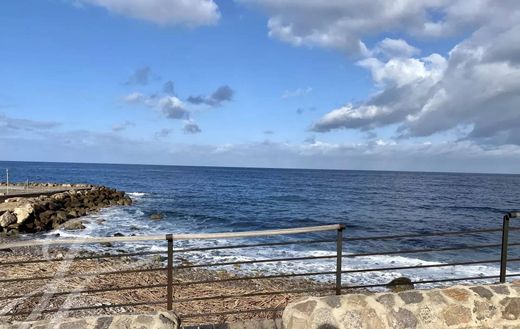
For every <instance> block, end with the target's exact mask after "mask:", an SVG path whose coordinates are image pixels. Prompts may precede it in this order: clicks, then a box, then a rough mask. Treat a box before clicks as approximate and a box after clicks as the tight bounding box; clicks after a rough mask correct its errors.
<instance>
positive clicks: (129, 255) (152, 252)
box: [0, 251, 166, 266]
mask: <svg viewBox="0 0 520 329" xmlns="http://www.w3.org/2000/svg"><path fill="white" fill-rule="evenodd" d="M162 254H166V251H143V252H132V253H121V254H110V255H92V256H80V257H58V258H49V259H33V260H21V261H15V262H1V263H0V266H6V265H27V264H38V263H46V262H61V261H68V260H71V261H75V260H90V259H103V258H123V257H134V256H147V255H162Z"/></svg>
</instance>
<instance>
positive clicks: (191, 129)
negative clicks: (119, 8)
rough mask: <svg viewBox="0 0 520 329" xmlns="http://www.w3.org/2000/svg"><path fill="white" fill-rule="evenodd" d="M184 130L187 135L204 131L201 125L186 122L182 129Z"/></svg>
mask: <svg viewBox="0 0 520 329" xmlns="http://www.w3.org/2000/svg"><path fill="white" fill-rule="evenodd" d="M182 130H183V131H184V133H185V134H198V133H200V132H201V131H202V130H200V128H199V125H197V124H196V123H195V122H193V121H186V122H185V123H184V126H183V127H182Z"/></svg>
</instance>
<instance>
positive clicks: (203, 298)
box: [174, 287, 336, 303]
mask: <svg viewBox="0 0 520 329" xmlns="http://www.w3.org/2000/svg"><path fill="white" fill-rule="evenodd" d="M335 289H336V288H335V287H333V288H332V287H331V288H315V289H299V290H278V291H271V292H253V293H247V294H242V295H216V296H204V297H195V298H185V299H175V300H174V303H186V302H197V301H204V300H211V299H230V298H242V297H255V296H271V295H283V294H303V293H308V292H320V291H333V290H335Z"/></svg>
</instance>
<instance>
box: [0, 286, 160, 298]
mask: <svg viewBox="0 0 520 329" xmlns="http://www.w3.org/2000/svg"><path fill="white" fill-rule="evenodd" d="M164 287H166V285H165V284H152V285H146V286H131V287H116V288H99V289H91V290H71V291H59V292H53V293H46V292H41V293H37V294H32V295H31V294H27V295H12V296H3V297H0V300H10V299H18V298H36V297H43V296H63V295H69V294H89V293H93V294H95V293H100V292H106V291H123V290H142V289H155V288H164Z"/></svg>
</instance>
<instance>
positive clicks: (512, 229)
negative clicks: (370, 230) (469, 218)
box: [344, 227, 520, 242]
mask: <svg viewBox="0 0 520 329" xmlns="http://www.w3.org/2000/svg"><path fill="white" fill-rule="evenodd" d="M518 230H520V227H517V228H510V231H518ZM489 232H502V229H501V228H496V229H482V230H471V231H455V232H434V233H424V234H422V233H419V234H402V235H376V236H367V237H355V238H346V239H344V241H345V242H352V241H365V240H387V239H403V238H423V237H431V236H445V235H464V234H478V233H489Z"/></svg>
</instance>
